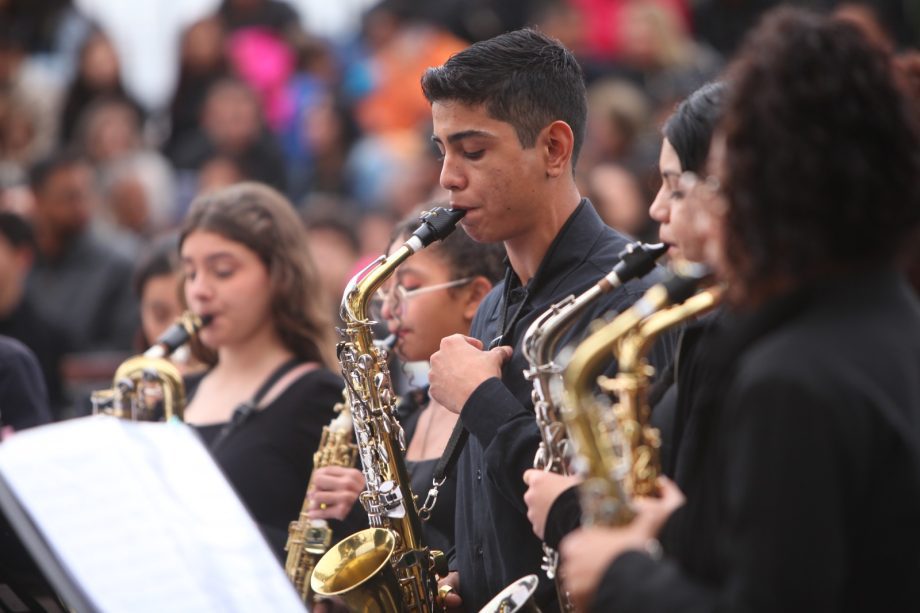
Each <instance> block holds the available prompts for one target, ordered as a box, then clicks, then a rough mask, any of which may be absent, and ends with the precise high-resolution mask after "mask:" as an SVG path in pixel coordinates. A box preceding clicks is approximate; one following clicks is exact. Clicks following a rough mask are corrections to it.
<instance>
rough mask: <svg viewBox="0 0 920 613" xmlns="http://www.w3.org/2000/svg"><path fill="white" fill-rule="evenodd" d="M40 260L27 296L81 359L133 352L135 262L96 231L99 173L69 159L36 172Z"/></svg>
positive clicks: (33, 177)
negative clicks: (89, 354) (109, 352)
mask: <svg viewBox="0 0 920 613" xmlns="http://www.w3.org/2000/svg"><path fill="white" fill-rule="evenodd" d="M31 187H32V191H33V194H34V196H35V219H34V227H35V238H36V244H37V246H38V253H37V257H36V261H35V265H34V267H33V268H32V271H31V273H30V274H29V278H28V282H27V289H26V295H27V296H28V298H29V300H30V301H31V302H32V304H34V305H35V307H36V308H37V309H38V310H39V312H40V313H41V314H42V316H43V317H44V318H45V319H47V320H49V321H51V322H52V323H54V324H55V325H57V326H59V327H60V328H62V329H63V330H64V331H65V334H66V335H67V337H68V338H69V340H70V343H71V344H70V348H71V349H72V350H73V351H77V352H91V351H98V350H128V349H130V347H131V341H132V339H133V337H134V332H135V330H136V329H137V305H136V303H135V301H134V299H133V297H132V295H131V283H130V280H131V268H132V266H131V262H130V260H128V259H127V258H125V257H124V256H122V255H120V254H119V253H118V252H117V251H115V250H114V249H112V248H111V247H110V246H109V245H107V244H106V243H104V242H102V241H100V240H99V239H98V238H97V237H96V236H95V235H93V234H92V233H91V231H90V221H91V220H92V216H93V212H94V209H95V205H96V199H97V197H98V196H97V194H96V192H95V189H94V183H93V174H92V168H91V167H90V166H89V165H88V164H87V163H86V162H85V161H84V160H83V159H82V158H80V157H77V156H75V155H72V154H67V153H62V154H58V155H55V156H54V157H52V158H49V159H47V160H44V161H42V162H40V163H39V164H37V165H36V166H35V167H34V168H33V169H32V173H31Z"/></svg>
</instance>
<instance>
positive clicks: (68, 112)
mask: <svg viewBox="0 0 920 613" xmlns="http://www.w3.org/2000/svg"><path fill="white" fill-rule="evenodd" d="M104 98H105V99H116V100H123V101H125V102H127V103H128V104H130V105H131V107H132V108H133V109H134V110H135V111H136V112H137V113H138V115H139V116H141V117H143V110H142V109H141V106H140V104H138V103H137V101H136V100H134V98H132V97H131V95H130V94H128V92H127V90H126V89H125V87H124V82H123V80H122V78H121V62H120V60H119V58H118V51H117V50H116V49H115V45H114V44H112V41H111V39H110V38H109V37H108V36H107V35H106V33H105V32H104V31H103V30H102V29H101V28H98V27H96V28H93V29H92V30H91V31H90V32H89V34H88V35H87V36H86V40H85V41H84V42H83V46H82V47H81V48H80V54H79V59H78V62H77V73H76V75H75V76H74V79H73V81H71V83H70V86H69V88H68V90H67V93H66V94H65V97H64V108H63V110H62V112H61V124H60V126H61V127H60V130H61V134H60V142H61V144H63V145H65V146H66V145H68V144H71V143H72V142H73V140H74V138H75V136H76V131H77V127H78V126H79V125H80V123H81V119H82V117H83V114H84V111H85V110H86V109H87V108H88V107H89V106H90V105H91V104H92V103H93V102H94V101H96V100H101V99H104Z"/></svg>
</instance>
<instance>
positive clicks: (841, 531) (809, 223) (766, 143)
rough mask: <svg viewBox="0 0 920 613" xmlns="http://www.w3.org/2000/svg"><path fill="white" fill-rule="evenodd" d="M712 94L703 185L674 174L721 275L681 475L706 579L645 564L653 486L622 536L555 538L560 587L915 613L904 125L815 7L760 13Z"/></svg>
mask: <svg viewBox="0 0 920 613" xmlns="http://www.w3.org/2000/svg"><path fill="white" fill-rule="evenodd" d="M728 82H729V83H730V84H731V85H730V86H731V94H730V96H729V100H728V103H727V108H726V118H725V121H724V136H719V137H717V138H716V139H715V141H714V143H713V147H712V150H711V152H710V159H709V167H708V169H707V170H708V171H709V176H708V177H706V178H705V179H694V178H692V177H687V179H688V180H687V181H685V182H684V185H685V187H686V188H687V189H689V190H690V191H691V197H692V199H694V200H695V201H696V202H697V203H698V204H699V205H700V206H701V207H702V208H703V209H706V210H708V211H710V212H711V213H712V214H714V215H716V216H717V219H719V220H720V223H718V224H716V225H713V226H712V227H711V230H712V231H711V233H710V234H709V239H710V240H711V241H712V243H711V244H715V245H716V246H717V247H718V253H719V267H718V270H719V273H720V276H722V277H723V278H724V279H726V280H727V281H728V282H729V286H728V289H729V291H728V297H729V298H728V309H729V313H728V317H727V318H726V321H725V323H724V327H723V330H722V331H721V332H720V333H719V334H718V335H717V336H716V338H714V339H712V342H711V343H707V347H706V351H705V352H703V353H701V355H703V356H705V359H706V361H707V363H708V368H709V369H711V372H717V373H720V376H719V377H718V378H717V380H714V381H711V382H709V385H708V386H707V389H705V390H702V391H701V394H703V395H704V396H705V400H704V402H705V403H706V406H707V407H709V408H711V410H708V411H707V412H706V414H705V417H706V419H705V421H704V423H703V424H702V426H701V433H702V437H703V438H702V443H701V444H700V445H699V448H698V450H697V452H696V453H695V454H694V457H692V458H691V459H690V460H691V462H692V464H691V465H690V466H689V468H688V470H692V471H693V479H694V487H693V489H691V490H690V491H688V492H687V496H688V497H687V506H688V508H694V507H696V508H699V507H706V508H707V509H708V511H709V513H710V514H711V516H710V517H709V519H708V520H707V521H706V522H705V523H701V524H697V525H696V526H695V530H696V533H695V536H694V537H693V544H694V546H695V547H696V548H697V549H698V550H702V551H705V552H706V553H705V556H706V557H707V558H708V559H710V560H711V561H712V566H711V567H710V571H711V574H709V575H704V574H701V573H700V572H699V570H698V569H694V568H693V567H692V565H691V564H688V558H687V557H684V556H681V555H680V554H679V553H678V555H670V552H668V553H669V555H668V556H666V557H665V558H664V559H656V558H655V557H654V556H653V555H650V553H649V550H648V548H647V547H646V546H647V544H648V543H649V542H650V539H654V537H655V536H656V533H657V527H658V525H660V522H661V520H662V519H663V518H664V517H666V516H667V514H668V513H669V512H670V511H671V510H672V509H673V507H674V506H675V505H676V504H677V503H678V502H679V498H680V494H679V492H678V491H677V490H676V488H675V487H674V486H673V485H671V484H668V483H665V484H663V496H662V498H661V499H660V500H652V499H646V500H643V501H641V502H640V504H639V505H638V507H639V514H638V516H637V518H636V520H634V521H633V522H632V523H631V524H629V525H628V526H625V527H622V528H591V529H584V530H581V531H579V532H576V533H573V534H572V535H570V536H569V537H567V538H566V540H564V541H563V543H562V546H561V550H562V556H563V560H564V565H563V570H564V573H565V577H566V585H567V587H568V589H569V590H570V591H571V592H572V594H573V596H574V597H575V598H576V600H577V601H578V602H580V603H581V604H582V605H590V608H592V609H593V610H598V611H601V610H603V611H626V610H629V611H656V612H661V611H687V610H693V611H752V612H753V611H787V612H799V611H801V612H806V611H808V612H812V611H909V610H911V611H912V610H916V607H917V603H918V602H920V584H918V583H917V581H916V578H917V576H918V573H920V526H918V524H917V522H916V518H917V517H918V516H920V380H918V378H917V372H918V371H920V304H918V302H917V299H916V296H915V295H914V294H913V292H912V291H911V290H910V288H909V287H908V286H907V284H906V281H905V279H904V277H903V274H902V272H901V271H900V270H899V265H898V263H899V258H900V255H901V254H902V253H903V251H904V248H905V247H906V246H907V242H908V241H909V240H910V238H911V237H912V236H914V233H915V232H916V231H917V227H918V225H920V130H918V126H917V124H916V120H915V118H914V117H912V116H911V115H910V113H909V111H908V106H907V102H906V101H905V100H904V98H903V97H902V95H901V93H900V92H899V91H898V89H897V87H896V85H895V82H894V80H893V78H892V69H891V63H890V58H889V57H888V56H887V55H886V54H885V53H884V52H883V51H881V50H879V49H878V48H875V47H873V46H872V45H871V44H870V43H869V42H867V41H866V40H865V39H864V37H863V36H862V35H861V34H860V33H859V32H858V31H857V30H856V29H855V28H853V27H852V26H851V25H847V24H843V23H840V22H836V21H834V20H832V19H830V18H827V17H823V16H819V15H816V14H812V13H808V12H803V11H798V10H794V9H782V10H779V11H776V12H774V13H772V14H771V15H770V16H769V17H767V18H766V19H765V20H764V22H763V23H762V24H761V25H760V26H759V27H758V28H757V30H755V31H754V33H753V34H752V36H751V37H750V38H749V39H748V40H747V42H746V44H745V45H744V47H743V48H742V50H741V52H740V54H739V56H738V58H737V59H736V61H735V63H734V65H733V66H732V69H731V70H730V72H729V81H728ZM688 527H689V524H688ZM699 555H704V554H699Z"/></svg>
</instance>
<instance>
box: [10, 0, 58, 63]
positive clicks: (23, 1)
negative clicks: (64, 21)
mask: <svg viewBox="0 0 920 613" xmlns="http://www.w3.org/2000/svg"><path fill="white" fill-rule="evenodd" d="M69 6H70V0H0V22H2V23H3V24H4V25H5V26H9V27H10V28H11V29H13V30H15V31H16V32H17V33H18V36H19V37H20V39H21V40H22V43H23V49H24V50H25V51H26V52H28V53H29V54H35V53H47V52H49V51H52V49H53V48H54V45H55V37H56V34H57V28H58V25H59V22H60V20H61V18H62V16H63V14H64V13H65V10H66V9H67V8H68V7H69Z"/></svg>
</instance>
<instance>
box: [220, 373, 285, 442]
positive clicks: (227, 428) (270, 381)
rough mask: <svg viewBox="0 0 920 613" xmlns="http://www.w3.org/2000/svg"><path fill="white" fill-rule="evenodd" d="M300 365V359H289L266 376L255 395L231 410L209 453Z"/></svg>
mask: <svg viewBox="0 0 920 613" xmlns="http://www.w3.org/2000/svg"><path fill="white" fill-rule="evenodd" d="M300 364H301V361H300V358H291V359H290V360H288V361H286V362H285V363H283V364H281V365H280V366H279V367H278V368H276V369H275V370H274V371H273V372H272V374H270V375H269V376H268V378H267V379H266V380H265V382H264V383H262V385H261V386H260V387H259V389H258V390H256V393H255V394H253V396H252V398H251V399H250V400H249V401H247V402H244V403H242V404H241V405H239V406H238V407H236V408H235V409H234V410H233V415H232V416H231V417H230V421H228V422H227V423H226V424H224V427H223V428H221V430H220V433H219V434H218V435H217V438H215V439H214V442H213V443H211V451H212V452H213V451H215V450H217V449H218V448H219V447H220V446H221V445H223V444H224V441H226V440H227V437H228V436H230V435H231V434H232V433H233V432H235V431H236V430H238V429H239V427H240V426H242V425H243V423H245V422H246V420H247V419H249V416H250V415H252V414H253V413H254V412H255V411H256V410H257V409H258V408H259V403H260V402H262V398H263V397H264V396H265V394H267V393H268V392H269V390H271V388H272V387H274V385H275V384H276V383H278V381H280V380H281V377H283V376H284V375H286V374H288V373H289V372H291V371H292V370H294V369H295V368H297V366H299V365H300Z"/></svg>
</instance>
